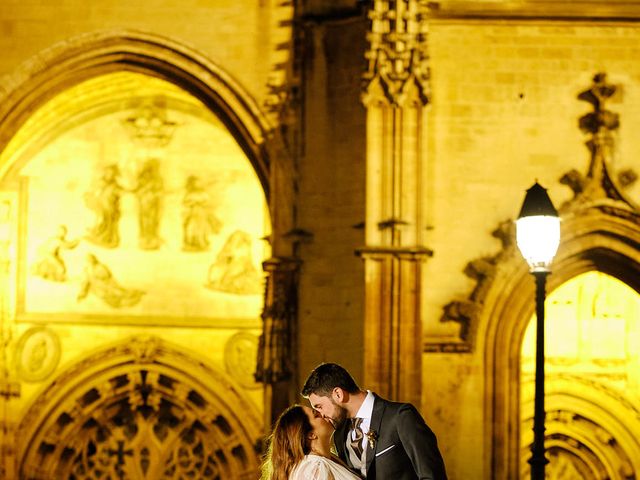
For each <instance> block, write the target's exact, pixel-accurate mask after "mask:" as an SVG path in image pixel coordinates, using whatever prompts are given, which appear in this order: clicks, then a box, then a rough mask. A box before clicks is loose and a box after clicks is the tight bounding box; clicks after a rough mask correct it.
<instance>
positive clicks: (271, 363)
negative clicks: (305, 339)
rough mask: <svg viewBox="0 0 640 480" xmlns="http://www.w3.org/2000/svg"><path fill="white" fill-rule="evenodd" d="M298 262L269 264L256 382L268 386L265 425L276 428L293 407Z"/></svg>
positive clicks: (276, 260)
mask: <svg viewBox="0 0 640 480" xmlns="http://www.w3.org/2000/svg"><path fill="white" fill-rule="evenodd" d="M299 266H300V262H299V260H296V259H294V258H285V257H280V258H278V257H274V258H270V259H269V260H267V261H265V262H264V264H263V268H264V270H265V271H266V272H267V285H266V288H265V300H264V310H263V312H262V321H263V329H262V335H261V336H260V342H259V345H258V364H257V368H256V374H255V377H256V380H257V381H258V382H262V383H263V384H264V385H265V390H266V391H265V405H264V406H265V412H264V415H265V417H264V420H265V425H266V426H270V425H273V422H274V421H275V419H276V418H277V417H278V415H279V414H280V413H281V412H282V411H283V410H284V409H285V408H286V407H287V406H288V405H289V404H290V403H291V401H292V398H291V397H292V395H293V392H291V388H292V383H294V382H292V380H293V379H294V378H295V374H296V363H297V362H296V358H297V356H296V354H295V352H296V348H295V345H296V341H295V339H296V326H297V317H298V270H299Z"/></svg>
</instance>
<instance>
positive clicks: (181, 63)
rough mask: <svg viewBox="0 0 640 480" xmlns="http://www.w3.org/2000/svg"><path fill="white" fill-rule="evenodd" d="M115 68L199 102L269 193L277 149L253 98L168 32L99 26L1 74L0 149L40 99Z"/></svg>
mask: <svg viewBox="0 0 640 480" xmlns="http://www.w3.org/2000/svg"><path fill="white" fill-rule="evenodd" d="M114 71H132V72H137V73H142V74H145V75H150V76H155V77H158V78H161V79H163V80H166V81H168V82H170V83H173V84H175V85H177V86H179V87H181V88H182V89H184V90H186V91H188V92H189V93H191V94H192V95H194V96H195V97H196V98H198V99H199V100H200V101H202V102H203V103H204V104H205V105H206V106H207V107H208V108H209V109H210V110H211V111H212V112H214V113H215V114H216V115H217V116H218V118H220V120H221V121H222V122H223V123H224V124H225V126H226V127H227V128H228V129H229V131H230V132H231V133H232V135H233V136H234V137H235V139H236V141H237V142H238V144H239V145H240V147H241V148H242V149H243V151H244V152H245V154H246V155H247V157H248V158H249V160H250V161H251V163H252V164H253V166H254V168H255V170H256V173H257V175H258V178H259V179H260V182H261V183H262V186H263V189H264V190H265V193H266V195H267V198H268V197H269V184H270V182H269V180H270V164H271V161H270V158H271V157H273V156H278V154H274V153H273V152H272V150H273V149H274V148H276V149H277V148H278V147H274V146H273V145H272V146H268V145H267V140H269V138H270V137H272V136H273V135H272V133H273V128H272V127H271V126H270V125H269V122H268V120H267V118H266V117H265V115H264V114H263V113H262V112H261V110H260V108H259V106H258V105H257V103H256V102H255V101H254V100H253V99H252V97H251V96H250V95H249V94H248V93H247V92H246V91H245V90H244V88H243V87H242V86H241V85H240V84H239V83H238V82H237V81H236V80H234V79H233V78H232V77H231V75H229V74H228V73H227V72H225V71H224V70H223V69H222V68H220V67H219V66H217V65H215V64H214V63H213V62H212V61H210V60H209V59H208V58H206V57H204V56H203V55H202V54H200V53H198V52H196V51H195V50H193V49H191V48H189V47H186V46H184V45H182V44H180V43H177V42H175V41H173V40H170V39H168V38H164V37H158V36H154V35H151V34H147V33H142V32H137V31H130V30H115V31H104V32H97V33H91V34H85V35H81V36H78V37H74V38H71V39H68V40H65V41H64V42H61V43H59V44H56V45H54V46H53V47H50V48H49V49H47V50H45V51H43V52H41V53H40V54H38V55H37V56H35V57H33V58H32V59H30V61H29V62H27V63H25V64H23V65H22V67H21V68H20V69H19V70H18V71H17V72H15V74H14V75H12V76H11V77H6V78H5V79H4V84H0V92H2V91H4V92H6V93H5V94H4V95H2V94H0V152H1V151H3V150H4V149H5V147H6V146H7V144H8V143H9V141H10V140H11V139H12V138H13V136H14V135H15V133H16V132H17V131H18V130H19V129H20V127H21V126H22V125H23V124H24V123H25V122H26V121H27V119H28V118H29V117H30V116H31V115H32V114H33V112H34V111H36V110H37V109H38V108H39V107H40V106H41V105H43V104H44V103H45V102H47V101H48V100H50V99H51V98H53V97H54V96H55V95H57V94H59V93H60V92H62V91H64V90H66V89H68V88H69V87H71V86H73V85H76V84H79V83H81V82H83V81H85V80H88V79H90V78H93V77H97V76H99V75H102V74H106V73H111V72H114ZM272 143H273V142H272ZM276 143H277V142H276ZM278 152H279V150H278ZM279 153H282V152H279ZM0 167H1V168H2V170H5V171H6V169H7V168H10V166H6V165H2V166H0Z"/></svg>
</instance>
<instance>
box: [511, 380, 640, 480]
mask: <svg viewBox="0 0 640 480" xmlns="http://www.w3.org/2000/svg"><path fill="white" fill-rule="evenodd" d="M545 388H546V394H545V409H546V412H547V415H546V421H545V425H546V429H547V430H546V433H545V444H546V450H547V453H546V456H547V458H548V459H549V460H550V463H549V465H548V466H547V470H548V476H549V478H552V479H556V478H557V479H562V478H584V479H592V478H595V479H628V478H635V477H634V474H635V472H637V471H638V470H637V469H638V459H639V458H640V442H638V441H637V432H638V431H640V422H639V421H638V418H640V410H639V409H638V408H637V406H635V405H633V404H632V403H631V402H629V400H628V399H626V398H625V397H624V396H623V395H621V394H620V392H617V391H615V390H613V389H611V388H608V387H607V386H606V385H605V384H603V383H601V382H598V381H594V380H593V379H587V378H584V377H580V376H576V375H555V376H553V377H552V378H550V379H548V380H547V382H546V386H545ZM532 393H533V392H524V394H523V395H524V397H525V402H524V404H523V411H522V416H521V418H522V419H523V420H524V422H525V423H526V424H529V425H531V424H532V423H533V418H532V413H533V396H532ZM523 433H524V436H525V437H526V441H525V442H524V444H525V445H529V444H530V442H531V441H532V440H533V433H532V432H531V431H530V430H525V432H523ZM529 456H530V451H529V450H528V448H526V447H523V449H522V451H521V452H520V465H521V475H520V478H528V475H529V465H528V463H527V459H528V458H529Z"/></svg>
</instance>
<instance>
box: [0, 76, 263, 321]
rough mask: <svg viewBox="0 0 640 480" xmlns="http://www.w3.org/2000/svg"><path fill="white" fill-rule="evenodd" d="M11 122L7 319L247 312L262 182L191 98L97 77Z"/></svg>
mask: <svg viewBox="0 0 640 480" xmlns="http://www.w3.org/2000/svg"><path fill="white" fill-rule="evenodd" d="M23 130H24V131H25V135H26V132H29V133H30V134H31V135H30V136H29V137H28V138H25V135H22V131H21V132H20V133H19V134H18V135H16V137H15V140H14V141H15V142H16V143H20V142H22V145H21V146H20V148H17V147H16V148H13V147H12V146H10V147H12V148H9V149H8V150H7V151H8V152H10V153H11V154H12V155H13V158H9V159H4V161H5V162H7V163H12V164H13V165H14V166H13V167H12V170H11V172H10V174H9V175H8V176H7V177H6V178H4V179H3V182H4V185H5V186H6V187H7V188H12V189H16V190H17V191H18V192H19V196H20V212H19V215H20V224H21V231H20V240H19V245H18V249H17V253H18V256H17V263H18V274H17V279H16V285H17V286H18V289H17V292H16V293H17V300H16V309H17V317H18V320H19V321H21V320H24V321H32V320H37V321H42V320H44V319H46V321H56V320H64V321H81V322H97V321H104V320H105V319H106V318H108V319H109V320H108V321H109V323H126V324H140V323H143V324H145V323H148V321H146V320H145V319H148V318H149V317H153V318H154V319H155V323H162V324H170V325H175V324H179V325H184V324H185V321H187V322H190V323H192V324H193V323H198V322H199V323H200V324H202V323H205V321H206V323H207V324H208V325H210V322H211V320H214V321H215V320H223V321H229V320H237V319H253V320H254V321H255V320H257V319H258V318H259V316H260V312H261V308H262V302H263V295H262V293H263V289H264V280H263V276H262V274H261V266H260V265H261V262H262V261H263V260H264V259H266V258H268V257H269V256H270V251H269V245H268V243H267V242H266V241H265V240H264V238H266V237H268V235H269V234H270V217H269V213H268V208H267V203H266V196H265V191H264V186H263V185H262V184H261V181H260V178H259V176H258V175H257V173H256V170H255V168H254V166H253V165H252V163H251V161H250V160H249V158H248V157H247V155H246V154H245V153H244V151H243V150H242V148H241V146H240V145H239V144H238V141H237V140H236V139H235V137H234V136H233V135H232V133H231V132H230V131H229V129H228V128H227V127H226V125H224V124H223V123H222V121H221V120H220V119H219V118H218V117H216V115H215V114H213V113H212V112H211V111H210V110H209V109H208V108H207V107H206V106H205V105H204V104H202V103H201V102H200V101H199V100H198V99H196V98H195V97H193V96H192V95H190V94H189V93H188V92H186V91H183V90H181V89H180V88H178V87H176V86H175V85H172V84H170V83H168V82H165V81H162V80H159V79H156V78H152V77H148V76H145V75H141V74H134V73H131V72H119V73H111V74H107V75H103V76H100V77H96V78H93V79H91V80H87V81H85V82H83V83H80V84H78V85H76V86H74V87H71V88H70V89H69V90H67V91H65V92H63V93H61V94H60V95H58V96H57V97H54V98H53V99H52V100H50V101H49V102H48V103H47V104H46V105H44V106H43V107H41V109H40V110H38V111H37V112H35V113H34V114H33V116H32V117H31V119H30V120H29V123H28V124H27V125H26V126H25V127H24V128H23ZM7 155H9V154H7ZM178 266H179V268H176V267H178ZM132 267H135V268H132ZM185 319H188V320H185Z"/></svg>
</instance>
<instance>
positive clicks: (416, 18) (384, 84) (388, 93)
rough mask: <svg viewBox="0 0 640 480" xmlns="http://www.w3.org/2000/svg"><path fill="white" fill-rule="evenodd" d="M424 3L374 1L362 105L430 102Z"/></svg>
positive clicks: (423, 0) (422, 0)
mask: <svg viewBox="0 0 640 480" xmlns="http://www.w3.org/2000/svg"><path fill="white" fill-rule="evenodd" d="M427 3H428V2H426V1H425V0H374V1H373V6H372V7H371V8H370V10H369V19H370V21H371V24H370V28H369V33H368V40H369V49H368V50H367V53H366V54H365V57H366V59H367V63H368V68H367V71H366V73H365V74H364V76H363V80H364V93H363V102H364V103H365V105H366V104H369V103H371V102H373V103H377V102H388V103H391V104H392V105H396V106H400V105H403V104H404V103H405V102H407V101H408V102H412V103H420V104H422V105H426V104H427V103H428V102H429V65H428V54H427V21H426V20H427V16H428V11H429V9H428V6H427Z"/></svg>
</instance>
